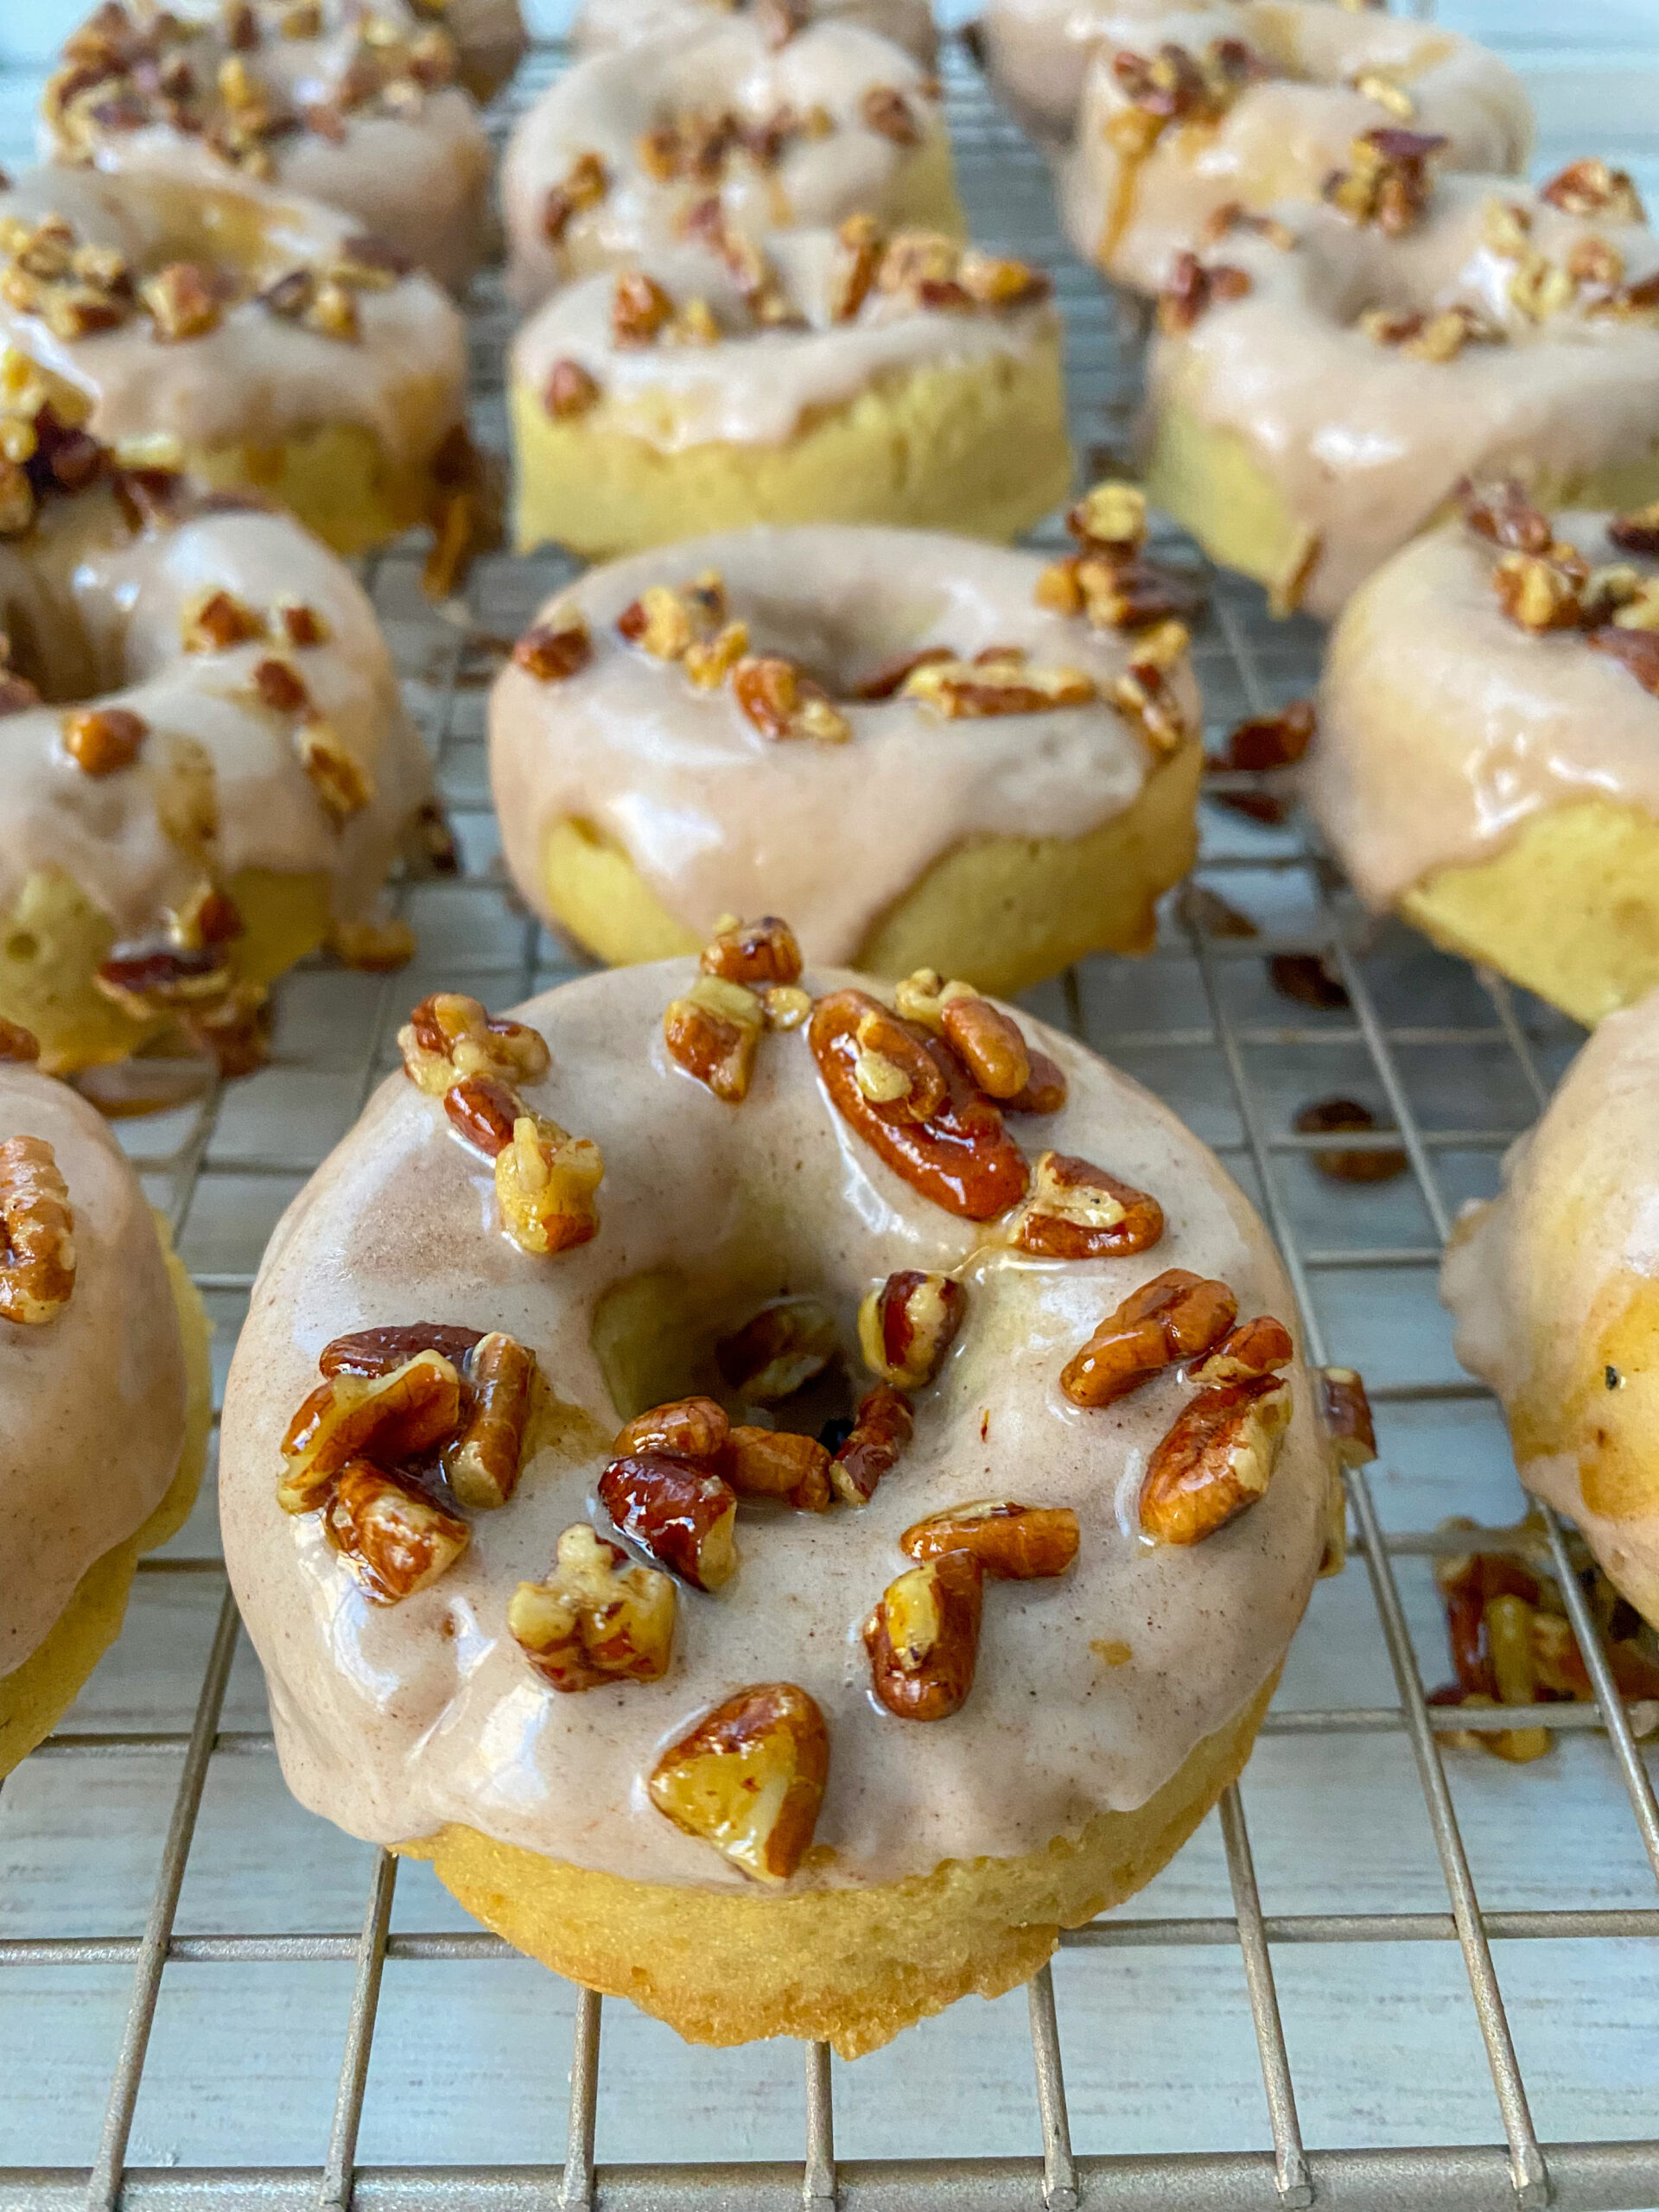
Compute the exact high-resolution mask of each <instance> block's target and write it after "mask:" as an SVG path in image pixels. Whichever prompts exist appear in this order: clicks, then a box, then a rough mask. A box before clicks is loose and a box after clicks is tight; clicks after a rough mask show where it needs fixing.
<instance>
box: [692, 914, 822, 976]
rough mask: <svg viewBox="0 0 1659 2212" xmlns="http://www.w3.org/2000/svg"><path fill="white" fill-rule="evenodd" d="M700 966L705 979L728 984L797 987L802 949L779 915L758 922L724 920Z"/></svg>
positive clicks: (706, 949) (764, 917) (703, 953)
mask: <svg viewBox="0 0 1659 2212" xmlns="http://www.w3.org/2000/svg"><path fill="white" fill-rule="evenodd" d="M697 965H698V966H699V967H700V968H701V969H702V972H703V974H704V975H705V976H724V978H725V979H726V981H727V982H728V983H753V984H761V985H764V984H767V983H798V982H800V980H801V948H800V946H799V944H798V943H797V942H796V938H795V932H794V931H793V930H792V929H791V927H790V926H789V924H788V923H787V922H782V921H779V918H778V917H777V915H776V914H763V915H762V916H761V917H760V920H759V921H758V922H740V921H736V920H728V919H722V920H721V921H720V922H718V923H716V924H715V934H714V937H713V938H711V940H710V941H709V944H706V945H704V947H703V949H702V958H701V959H700V960H699V962H698V963H697Z"/></svg>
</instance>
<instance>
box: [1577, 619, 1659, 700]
mask: <svg viewBox="0 0 1659 2212" xmlns="http://www.w3.org/2000/svg"><path fill="white" fill-rule="evenodd" d="M1585 643H1586V645H1591V646H1593V648H1594V649H1595V651H1596V652H1599V653H1608V654H1611V657H1612V658H1613V659H1615V660H1617V661H1622V662H1623V663H1624V666H1625V667H1626V668H1627V669H1628V670H1629V671H1630V674H1631V675H1632V676H1633V677H1635V678H1636V680H1637V683H1639V684H1640V685H1641V686H1642V689H1643V690H1644V691H1651V692H1652V693H1653V694H1654V696H1656V697H1659V630H1624V629H1620V628H1618V626H1615V625H1614V624H1612V623H1603V624H1600V625H1599V626H1598V627H1597V628H1595V629H1593V630H1591V631H1587V632H1586V635H1585Z"/></svg>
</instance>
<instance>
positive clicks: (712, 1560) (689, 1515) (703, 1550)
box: [599, 1452, 737, 1590]
mask: <svg viewBox="0 0 1659 2212" xmlns="http://www.w3.org/2000/svg"><path fill="white" fill-rule="evenodd" d="M599 1502H600V1503H601V1505H602V1506H603V1507H604V1508H605V1510H606V1511H607V1513H608V1514H609V1515H610V1516H611V1518H612V1520H613V1521H614V1522H615V1523H616V1525H617V1527H618V1528H619V1529H620V1530H621V1531H622V1534H623V1535H625V1536H626V1537H627V1538H628V1539H629V1540H630V1541H632V1542H633V1543H636V1544H638V1545H639V1548H640V1550H641V1551H645V1552H649V1553H650V1554H651V1556H652V1558H653V1559H654V1560H657V1561H658V1564H659V1565H660V1566H663V1567H667V1568H668V1569H669V1570H670V1572H671V1573H674V1574H677V1575H678V1576H680V1578H681V1579H682V1580H683V1581H686V1582H689V1583H690V1584H691V1585H692V1586H693V1587H694V1588H695V1589H698V1590H718V1589H719V1588H720V1586H721V1583H723V1582H727V1581H729V1580H730V1579H731V1577H732V1574H733V1573H734V1571H735V1569H736V1567H737V1543H736V1539H735V1534H734V1531H735V1529H736V1524H737V1493H736V1492H735V1491H734V1490H733V1488H732V1486H731V1484H729V1483H728V1482H727V1481H726V1479H725V1478H724V1477H723V1476H721V1475H718V1474H716V1473H715V1471H714V1470H713V1468H712V1467H709V1466H701V1465H696V1464H694V1463H693V1462H691V1461H690V1460H685V1459H668V1458H667V1457H665V1456H664V1454H663V1453H661V1452H627V1453H626V1454H624V1455H623V1457H621V1458H620V1459H613V1460H612V1461H611V1462H610V1464H609V1465H608V1466H607V1468H606V1470H605V1471H604V1473H603V1474H602V1475H601V1477H600V1478H599Z"/></svg>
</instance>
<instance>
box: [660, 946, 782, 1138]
mask: <svg viewBox="0 0 1659 2212" xmlns="http://www.w3.org/2000/svg"><path fill="white" fill-rule="evenodd" d="M765 1020H766V1016H765V1010H764V1008H763V1007H762V1006H761V1003H760V1000H759V999H758V998H757V997H756V996H755V995H754V993H753V991H752V990H750V989H749V988H747V985H746V984H742V983H729V982H727V981H726V979H725V978H724V977H723V976H698V977H697V980H696V982H694V983H693V984H692V986H691V988H690V990H689V991H688V992H687V993H686V994H685V995H684V997H683V998H677V999H673V1000H671V1001H670V1002H669V1004H668V1007H666V1009H665V1010H664V1014H663V1041H664V1044H665V1045H666V1046H667V1047H668V1056H669V1058H671V1060H672V1061H673V1062H674V1063H675V1064H676V1065H677V1066H678V1067H682V1068H683V1069H684V1070H685V1071H686V1073H687V1074H688V1075H690V1076H695V1077H696V1079H697V1081H698V1082H699V1083H701V1084H704V1085H705V1086H706V1087H707V1088H708V1089H709V1090H712V1091H713V1093H714V1094H715V1097H716V1098H719V1099H721V1100H723V1101H724V1102H725V1103H726V1104H727V1105H728V1106H736V1105H740V1104H741V1103H742V1101H743V1100H744V1099H745V1098H747V1096H748V1095H749V1084H750V1083H751V1082H752V1080H753V1076H754V1061H755V1054H756V1052H758V1050H759V1048H760V1033H761V1030H762V1029H763V1027H765Z"/></svg>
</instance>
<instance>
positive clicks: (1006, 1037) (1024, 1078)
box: [939, 991, 1031, 1099]
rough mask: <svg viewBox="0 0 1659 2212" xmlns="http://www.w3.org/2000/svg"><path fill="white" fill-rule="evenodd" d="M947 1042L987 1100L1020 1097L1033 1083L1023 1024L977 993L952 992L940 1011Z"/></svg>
mask: <svg viewBox="0 0 1659 2212" xmlns="http://www.w3.org/2000/svg"><path fill="white" fill-rule="evenodd" d="M939 1019H940V1024H941V1027H942V1028H943V1030H944V1037H945V1040H946V1042H947V1043H948V1044H949V1045H950V1046H951V1047H952V1048H953V1049H954V1051H955V1052H956V1055H957V1058H958V1059H959V1060H960V1061H961V1062H962V1064H963V1066H964V1067H965V1068H966V1069H967V1071H968V1072H969V1075H970V1076H972V1077H973V1078H974V1081H975V1082H976V1084H978V1085H979V1087H980V1089H981V1090H982V1091H984V1092H985V1094H986V1096H988V1097H991V1098H999V1099H1008V1098H1017V1097H1018V1096H1020V1092H1021V1091H1023V1090H1024V1089H1025V1088H1026V1085H1027V1084H1028V1083H1029V1082H1030V1080H1031V1055H1030V1053H1029V1052H1028V1051H1027V1048H1026V1040H1025V1037H1024V1035H1023V1033H1021V1031H1020V1025H1019V1023H1018V1022H1017V1021H1015V1020H1014V1018H1013V1016H1012V1015H1011V1014H1004V1013H1002V1012H1001V1009H1000V1008H999V1007H994V1006H993V1005H992V1004H991V1002H990V1001H989V1000H988V999H985V998H982V997H981V996H980V995H979V994H978V992H977V991H957V992H953V993H952V994H951V995H950V996H949V997H948V998H947V999H946V1000H945V1001H944V1005H943V1006H942V1007H941V1009H940V1016H939Z"/></svg>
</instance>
